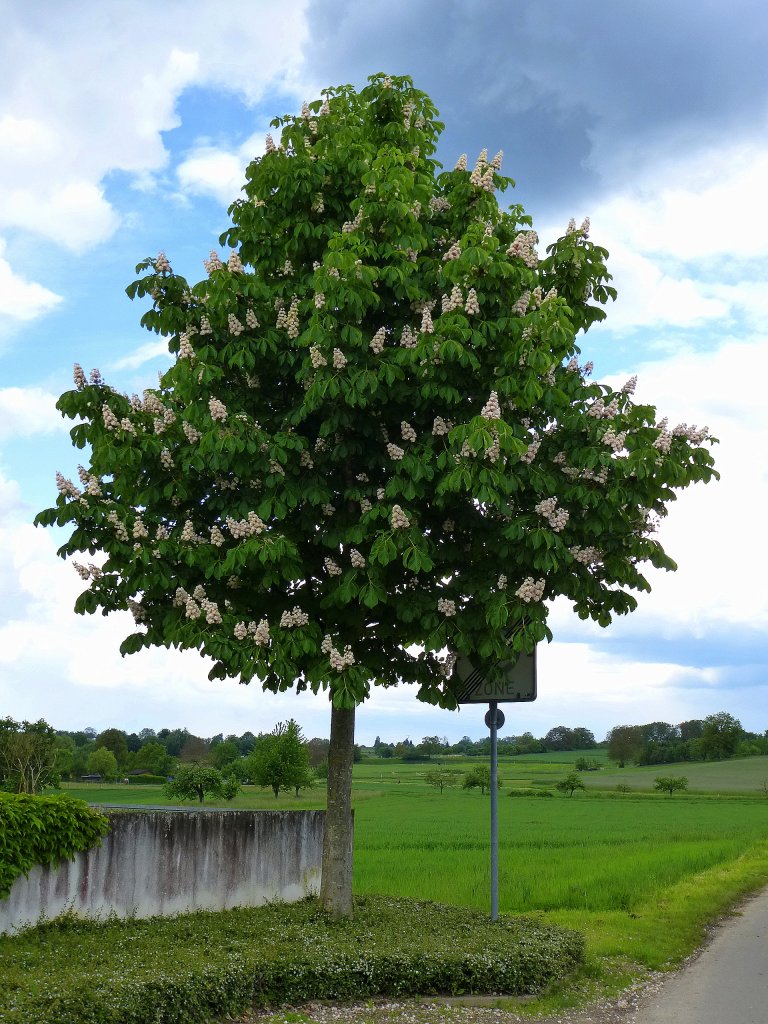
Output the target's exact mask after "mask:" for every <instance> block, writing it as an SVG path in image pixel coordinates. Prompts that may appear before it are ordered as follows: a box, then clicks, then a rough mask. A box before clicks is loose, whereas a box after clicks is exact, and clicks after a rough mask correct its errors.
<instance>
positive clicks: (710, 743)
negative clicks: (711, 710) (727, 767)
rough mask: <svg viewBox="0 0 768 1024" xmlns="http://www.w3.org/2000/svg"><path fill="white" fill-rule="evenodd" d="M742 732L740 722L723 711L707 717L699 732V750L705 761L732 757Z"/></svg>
mask: <svg viewBox="0 0 768 1024" xmlns="http://www.w3.org/2000/svg"><path fill="white" fill-rule="evenodd" d="M743 735H744V730H743V729H742V727H741V722H740V721H738V719H736V718H734V717H733V715H729V714H728V713H727V712H725V711H719V712H718V713H717V714H716V715H707V717H706V718H705V719H704V726H703V728H702V731H701V749H702V753H703V755H704V757H705V758H706V760H707V761H720V760H722V759H723V758H726V757H733V755H734V754H735V753H736V748H737V747H738V745H739V743H740V742H741V738H742V736H743Z"/></svg>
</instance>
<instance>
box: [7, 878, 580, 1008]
mask: <svg viewBox="0 0 768 1024" xmlns="http://www.w3.org/2000/svg"><path fill="white" fill-rule="evenodd" d="M395 936H396V942H395V941H393V937H395ZM582 958H583V940H582V938H581V936H579V935H577V934H576V933H574V932H571V931H568V930H565V929H562V928H559V927H557V926H553V925H548V924H544V923H541V922H534V921H530V920H526V919H521V918H507V919H500V920H499V921H498V922H496V923H492V922H490V921H489V920H487V918H486V917H485V916H484V915H482V914H480V913H478V912H477V911H473V910H468V909H462V908H457V907H446V906H440V905H436V904H429V903H424V902H419V903H412V902H408V901H403V900H395V899H387V898H385V897H363V898H359V899H358V900H357V902H356V907H355V917H354V919H353V920H352V921H351V922H337V923H334V922H332V921H330V920H329V919H328V918H327V917H326V916H325V915H324V914H323V913H322V912H321V911H320V910H319V907H318V905H317V902H316V901H315V900H304V901H302V902H301V903H294V904H270V905H267V906H265V907H259V908H254V909H249V910H233V911H226V912H223V913H218V914H212V913H198V914H189V915H184V916H182V917H178V918H166V919H161V918H154V919H151V920H149V921H135V920H133V921H127V922H117V921H110V922H106V923H104V924H94V923H86V922H83V921H81V920H78V919H76V918H73V917H65V918H62V919H59V920H58V921H56V922H53V923H51V924H47V925H43V926H39V927H38V928H35V929H30V930H28V931H27V932H23V933H22V934H20V935H18V936H16V937H13V938H5V939H0V1021H2V1022H3V1024H22V1022H23V1024H29V1022H31V1021H34V1022H35V1024H182V1022H183V1024H193V1022H202V1021H207V1020H209V1019H210V1017H211V1016H212V1015H214V1014H219V1015H223V1014H232V1013H239V1012H242V1011H243V1010H245V1009H247V1008H249V1007H251V1006H260V1005H278V1006H279V1005H281V1004H285V1003H294V1004H295V1003H301V1002H305V1001H307V1000H311V999H333V1000H342V1001H343V1000H355V999H367V998H370V997H372V996H379V995H381V996H389V997H393V996H394V997H407V996H414V995H423V994H431V993H434V994H461V993H467V992H469V993H472V992H478V993H482V992H489V991H490V992H502V993H509V994H521V993H529V992H538V991H541V990H542V989H544V988H546V987H547V986H548V985H551V984H552V983H553V982H555V981H557V980H558V979H560V978H562V977H564V976H565V975H567V974H568V973H570V972H572V971H573V970H574V969H575V968H577V967H578V966H579V964H580V963H581V961H582Z"/></svg>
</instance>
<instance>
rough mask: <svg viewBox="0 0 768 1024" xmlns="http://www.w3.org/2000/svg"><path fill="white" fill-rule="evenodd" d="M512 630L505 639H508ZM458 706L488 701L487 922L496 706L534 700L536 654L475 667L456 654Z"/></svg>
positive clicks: (495, 817)
mask: <svg viewBox="0 0 768 1024" xmlns="http://www.w3.org/2000/svg"><path fill="white" fill-rule="evenodd" d="M511 635H512V631H511V630H510V631H508V632H507V634H506V636H507V639H509V638H510V637H511ZM453 683H454V687H455V691H454V692H455V693H456V699H457V701H458V703H459V704H484V703H485V702H486V701H488V711H487V712H486V715H485V724H486V725H487V726H488V728H489V729H490V731H491V920H492V921H496V920H498V917H499V761H498V731H499V729H501V727H502V726H503V725H504V713H503V712H502V711H501V710H500V709H499V703H500V702H502V701H503V702H505V703H519V702H523V701H532V700H536V651H535V650H534V651H533V653H532V654H523V655H521V656H520V657H514V658H510V659H509V660H505V661H500V662H498V663H497V664H496V665H489V666H488V667H484V668H477V667H476V666H475V665H473V664H472V662H470V660H469V658H466V657H464V655H462V654H459V656H458V657H457V659H456V665H455V667H454V673H453Z"/></svg>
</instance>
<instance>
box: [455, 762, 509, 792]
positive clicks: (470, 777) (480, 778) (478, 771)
mask: <svg viewBox="0 0 768 1024" xmlns="http://www.w3.org/2000/svg"><path fill="white" fill-rule="evenodd" d="M498 785H499V787H501V779H499V780H498ZM461 788H462V789H479V790H480V795H481V796H485V791H486V789H487V790H488V791H489V792H490V789H491V769H490V768H489V766H488V765H487V764H477V765H475V766H474V767H473V768H470V770H469V771H468V772H466V774H465V775H464V781H463V782H462V784H461Z"/></svg>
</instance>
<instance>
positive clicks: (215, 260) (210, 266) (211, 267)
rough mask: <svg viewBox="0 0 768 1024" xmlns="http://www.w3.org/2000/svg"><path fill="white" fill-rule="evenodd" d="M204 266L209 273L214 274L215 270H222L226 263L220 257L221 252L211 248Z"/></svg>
mask: <svg viewBox="0 0 768 1024" xmlns="http://www.w3.org/2000/svg"><path fill="white" fill-rule="evenodd" d="M203 266H204V267H205V271H206V273H207V274H208V275H210V274H212V273H213V272H214V271H215V270H222V269H223V267H224V264H223V263H222V262H221V260H220V259H219V254H218V253H217V252H216V250H215V249H211V251H210V253H209V256H208V259H207V260H203Z"/></svg>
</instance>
